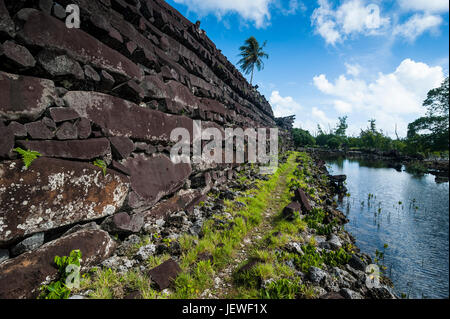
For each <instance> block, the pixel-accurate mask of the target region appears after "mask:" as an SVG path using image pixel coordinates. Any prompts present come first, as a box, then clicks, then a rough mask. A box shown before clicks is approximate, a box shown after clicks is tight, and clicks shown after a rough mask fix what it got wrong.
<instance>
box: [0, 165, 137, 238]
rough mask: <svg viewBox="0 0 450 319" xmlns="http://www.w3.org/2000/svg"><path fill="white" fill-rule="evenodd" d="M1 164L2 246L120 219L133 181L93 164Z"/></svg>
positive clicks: (0, 223)
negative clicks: (113, 217)
mask: <svg viewBox="0 0 450 319" xmlns="http://www.w3.org/2000/svg"><path fill="white" fill-rule="evenodd" d="M22 167H23V163H22V161H20V160H17V161H7V162H2V163H1V164H0V207H1V210H0V246H2V245H3V246H4V245H5V244H7V243H9V242H11V241H13V240H16V239H20V238H22V237H24V236H27V235H30V234H34V233H37V232H42V231H47V230H50V229H54V228H57V227H60V226H64V225H70V224H74V223H77V222H79V221H86V220H93V219H97V218H101V217H105V216H108V215H112V214H114V213H115V212H116V211H117V210H118V209H120V208H121V207H122V204H123V202H124V200H125V198H126V196H127V194H128V189H129V182H128V178H127V177H126V176H124V175H122V174H119V173H116V172H115V171H112V170H108V171H107V174H106V176H103V173H102V170H101V169H100V168H99V167H97V166H94V165H93V164H90V163H80V162H73V161H66V160H60V159H52V158H46V157H40V158H38V159H36V160H35V161H34V162H33V163H32V164H31V166H30V167H29V168H28V169H27V170H23V169H22Z"/></svg>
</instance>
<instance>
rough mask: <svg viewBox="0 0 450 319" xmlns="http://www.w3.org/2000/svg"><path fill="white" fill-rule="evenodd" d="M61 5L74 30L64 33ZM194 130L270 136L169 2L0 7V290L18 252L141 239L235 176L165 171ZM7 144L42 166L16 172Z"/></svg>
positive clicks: (217, 169)
mask: <svg viewBox="0 0 450 319" xmlns="http://www.w3.org/2000/svg"><path fill="white" fill-rule="evenodd" d="M70 4H75V5H78V6H79V8H80V17H81V25H80V26H81V27H80V28H79V29H76V28H67V27H66V24H65V21H66V15H67V14H66V7H67V6H68V5H70ZM194 120H202V121H203V126H205V127H218V128H222V127H225V126H226V127H242V128H247V127H251V128H257V127H274V126H276V123H275V119H274V117H273V113H272V109H271V107H270V105H269V103H268V102H267V100H266V99H265V98H264V97H263V96H261V95H260V94H259V93H258V92H257V91H256V90H255V89H254V88H253V87H252V86H250V85H249V84H248V83H247V81H246V80H245V79H244V77H243V76H242V75H241V73H240V72H239V71H238V70H237V69H236V68H235V67H234V66H233V65H232V64H231V63H230V62H229V61H228V60H227V59H226V57H225V56H224V55H223V54H222V53H221V52H220V50H218V49H217V48H216V47H215V45H214V43H212V41H211V40H210V39H209V38H208V37H207V36H206V34H205V32H204V31H203V30H200V29H199V27H198V25H194V24H192V23H191V22H189V21H188V20H187V19H185V18H184V17H183V16H182V15H181V14H180V13H179V12H177V11H176V10H175V9H173V8H172V7H170V6H169V5H168V4H166V3H165V2H164V1H162V0H141V1H138V0H58V1H52V0H39V1H37V0H33V1H31V0H0V136H1V142H0V252H1V254H0V262H1V261H3V260H5V259H8V258H10V259H9V260H7V261H6V262H3V263H2V264H1V266H0V282H2V280H5V278H6V277H7V276H6V275H5V273H8V272H9V273H13V272H11V271H12V270H11V269H16V268H14V267H18V266H17V263H18V262H23V261H22V259H23V257H20V256H19V257H20V258H22V259H20V258H19V257H16V258H12V257H15V256H14V254H12V253H11V252H12V251H16V252H17V251H19V250H17V249H14V248H15V247H17V245H21V246H20V247H25V248H24V249H20V251H21V253H22V255H23V252H24V251H27V250H31V248H36V247H39V246H40V245H42V244H44V243H46V244H45V245H49V244H51V245H50V246H47V247H51V249H52V251H53V250H55V251H58V252H60V253H61V254H62V253H63V252H62V251H63V250H64V249H57V248H54V246H55V245H58V241H60V242H61V243H64V247H66V248H67V249H68V248H69V247H71V245H69V244H67V243H65V241H64V240H63V239H64V238H65V237H64V238H63V239H61V238H60V239H57V240H56V241H54V242H51V243H49V241H50V240H54V239H55V238H58V237H59V236H60V235H61V234H64V232H65V231H67V229H68V228H70V227H72V226H74V225H75V224H77V223H85V222H87V221H91V220H96V221H101V220H102V219H104V218H107V220H106V221H105V222H106V223H107V224H108V225H109V226H108V227H109V228H108V229H113V230H114V232H116V233H119V234H120V233H129V232H133V231H138V230H139V229H140V228H141V227H142V225H143V224H144V223H145V222H147V221H149V220H151V219H152V218H157V217H161V216H165V215H167V214H170V213H171V212H174V211H178V210H183V209H191V208H192V207H193V205H195V204H196V203H198V202H199V201H201V199H202V196H203V195H205V193H206V192H208V190H209V189H210V187H211V186H212V185H213V184H214V183H220V182H221V181H223V180H224V179H228V178H232V177H233V166H230V165H219V164H208V165H197V166H196V165H191V164H173V163H172V161H171V160H170V158H169V151H170V146H171V145H172V144H173V143H171V141H170V133H171V131H172V130H173V129H174V128H176V127H184V128H187V129H188V130H189V131H190V132H192V127H193V121H194ZM16 147H21V148H22V149H28V150H33V151H38V152H39V153H41V154H42V157H39V158H38V159H36V160H35V161H34V162H33V163H32V164H31V166H30V167H29V168H28V169H25V167H24V165H23V162H22V160H21V159H20V158H19V156H18V154H17V152H15V151H14V148H16ZM96 159H102V160H103V161H104V162H105V163H106V164H107V165H108V169H107V170H106V174H104V173H103V171H102V168H100V167H97V166H95V165H93V161H94V160H96ZM118 213H120V215H118V216H119V217H120V218H119V217H117V218H114V217H112V216H116V215H117V214H118ZM90 231H91V233H92V234H91V235H92V236H94V237H95V236H97V237H98V238H101V236H103V235H102V234H103V233H102V232H103V231H102V230H95V229H94V230H90ZM96 232H97V234H95V233H96ZM37 234H39V235H41V234H44V236H41V237H39V238H43V239H42V240H40V239H36V238H37V237H33V236H36V235H37ZM30 236H31V237H30ZM72 237H73V236H72ZM75 237H76V236H75ZM30 238H32V239H30ZM33 238H35V239H33ZM24 239H25V240H28V242H33V243H34V244H33V245H34V246H33V245H28V246H30V247H31V248H30V249H27V248H26V246H27V245H26V243H23V241H24ZM94 243H95V241H94ZM61 245H62V244H61ZM84 245H88V243H85V244H84ZM103 245H106V246H107V248H108V249H107V250H108V251H109V250H110V245H109V244H108V243H107V241H103ZM100 246H101V245H100ZM43 247H45V246H43ZM71 248H73V247H71ZM42 249H44V251H46V250H45V249H47V248H42ZM42 249H38V250H34V252H35V254H38V253H39V250H42ZM67 249H66V250H67ZM105 249H106V248H105ZM47 250H48V249H47ZM86 250H87V251H95V250H94V249H88V248H86ZM28 253H30V252H27V254H28ZM65 253H68V252H65ZM11 254H12V255H13V256H10V255H11ZM96 254H98V252H96ZM102 254H103V255H105V257H106V256H107V255H108V254H107V253H106V252H103V253H102ZM22 255H21V256H22ZM100 255H101V254H100ZM28 258H29V259H33V258H35V257H28ZM5 267H6V268H5ZM8 267H9V268H8ZM6 269H8V270H6ZM17 269H18V268H17ZM30 271H31V270H30ZM36 271H38V270H36ZM5 276H6V277H5ZM41 277H42V276H41ZM45 277H46V278H47V279H48V275H46V276H45ZM8 278H9V277H8ZM39 278H40V277H39ZM0 286H5V285H3V283H1V284H0ZM6 294H7V291H0V297H1V296H4V295H6ZM22 296H23V295H20V294H18V295H17V297H22Z"/></svg>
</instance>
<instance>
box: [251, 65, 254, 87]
mask: <svg viewBox="0 0 450 319" xmlns="http://www.w3.org/2000/svg"><path fill="white" fill-rule="evenodd" d="M253 70H255V65H254V64H253V66H252V77H251V78H250V85H252V82H253Z"/></svg>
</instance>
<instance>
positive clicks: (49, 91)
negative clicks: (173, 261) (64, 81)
mask: <svg viewBox="0 0 450 319" xmlns="http://www.w3.org/2000/svg"><path fill="white" fill-rule="evenodd" d="M56 98H57V95H56V93H55V85H54V83H53V81H50V80H45V79H40V78H36V77H30V76H22V75H14V74H9V73H5V72H1V71H0V119H1V118H4V119H6V120H18V119H29V120H35V119H37V118H38V117H39V116H40V115H41V114H42V113H43V112H44V110H45V109H46V108H47V107H49V106H50V105H51V104H52V103H53V102H54V100H55V99H56Z"/></svg>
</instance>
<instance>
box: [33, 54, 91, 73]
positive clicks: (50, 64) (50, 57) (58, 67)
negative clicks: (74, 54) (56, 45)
mask: <svg viewBox="0 0 450 319" xmlns="http://www.w3.org/2000/svg"><path fill="white" fill-rule="evenodd" d="M37 59H38V62H39V64H40V65H41V66H42V67H43V68H44V69H45V70H46V71H47V72H48V73H50V75H52V76H63V75H70V76H73V77H74V78H76V79H78V80H84V72H83V69H82V68H81V66H80V64H79V63H78V62H77V61H75V60H73V59H71V58H70V57H68V56H67V55H65V54H58V53H55V52H52V51H46V50H44V51H41V53H39V55H38V56H37Z"/></svg>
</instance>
